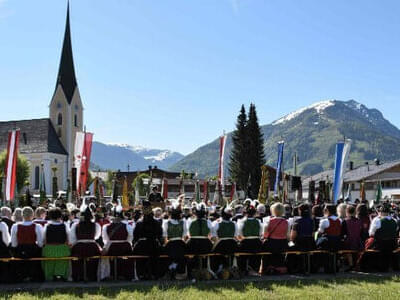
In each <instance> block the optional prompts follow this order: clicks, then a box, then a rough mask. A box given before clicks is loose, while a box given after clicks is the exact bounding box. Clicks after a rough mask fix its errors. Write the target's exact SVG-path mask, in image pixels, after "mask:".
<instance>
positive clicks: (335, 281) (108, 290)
mask: <svg viewBox="0 0 400 300" xmlns="http://www.w3.org/2000/svg"><path fill="white" fill-rule="evenodd" d="M393 282H397V283H400V277H397V276H393V277H376V276H374V277H361V278H325V279H313V278H310V279H301V280H288V281H286V280H276V281H254V282H249V281H244V282H238V281H226V282H220V281H219V282H212V281H211V282H199V283H196V284H190V283H175V282H170V283H158V284H154V285H151V284H143V285H141V284H137V283H135V284H133V285H132V286H130V287H96V288H94V287H87V288H70V287H65V288H59V289H55V290H34V291H14V292H0V297H1V298H9V297H10V296H12V295H13V294H15V293H24V294H25V295H28V296H32V297H34V296H36V297H40V298H46V297H51V296H53V295H59V294H62V295H64V296H71V297H79V298H82V297H90V296H95V295H100V296H103V297H107V298H111V297H112V298H114V297H116V296H118V294H120V293H121V292H128V293H129V292H138V293H140V294H147V293H151V292H154V290H156V291H157V292H160V293H162V292H166V291H170V290H174V291H178V292H179V291H184V290H185V289H192V290H194V291H195V292H196V291H206V292H212V293H213V294H214V295H218V294H221V293H222V291H223V290H226V289H229V290H232V291H234V292H245V291H246V290H248V289H249V288H252V289H256V290H260V291H261V290H262V291H271V292H273V291H274V289H276V288H278V287H284V288H295V289H301V290H302V289H307V288H309V287H315V286H317V287H319V288H326V289H330V288H332V287H333V286H334V287H335V288H337V287H338V285H343V284H345V285H360V284H377V285H385V284H387V283H393ZM0 288H1V287H0Z"/></svg>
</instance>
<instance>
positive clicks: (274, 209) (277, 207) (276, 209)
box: [270, 202, 285, 217]
mask: <svg viewBox="0 0 400 300" xmlns="http://www.w3.org/2000/svg"><path fill="white" fill-rule="evenodd" d="M270 210H271V214H272V215H273V216H274V217H281V216H282V215H283V213H284V212H285V207H284V206H283V204H282V203H279V202H277V203H274V204H272V206H271V209H270Z"/></svg>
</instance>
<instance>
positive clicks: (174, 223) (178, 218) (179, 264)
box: [162, 203, 187, 280]
mask: <svg viewBox="0 0 400 300" xmlns="http://www.w3.org/2000/svg"><path fill="white" fill-rule="evenodd" d="M162 227H163V237H164V239H165V244H164V249H165V251H166V253H167V254H168V256H169V258H170V264H169V267H168V269H169V271H170V272H171V277H172V278H176V279H178V280H184V279H186V272H185V269H186V259H185V253H186V244H185V242H184V239H185V237H186V236H187V228H186V222H185V220H183V219H182V210H181V207H180V205H179V203H173V204H172V209H171V213H170V217H169V219H167V220H164V222H163V226H162Z"/></svg>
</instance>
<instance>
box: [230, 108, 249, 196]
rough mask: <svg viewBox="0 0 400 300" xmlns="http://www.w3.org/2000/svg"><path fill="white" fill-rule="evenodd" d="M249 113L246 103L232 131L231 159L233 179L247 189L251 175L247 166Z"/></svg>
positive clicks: (243, 188)
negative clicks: (247, 113)
mask: <svg viewBox="0 0 400 300" xmlns="http://www.w3.org/2000/svg"><path fill="white" fill-rule="evenodd" d="M246 127H247V115H246V109H245V108H244V105H242V107H241V109H240V113H239V115H238V117H237V121H236V129H235V131H234V132H233V133H232V145H233V147H232V151H231V154H230V161H229V173H230V175H231V178H232V180H233V181H235V182H236V184H237V187H238V189H241V190H246V186H247V180H248V177H249V172H248V167H247V150H248V145H247V129H246Z"/></svg>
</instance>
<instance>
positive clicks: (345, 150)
mask: <svg viewBox="0 0 400 300" xmlns="http://www.w3.org/2000/svg"><path fill="white" fill-rule="evenodd" d="M350 147H351V140H346V142H340V143H337V145H336V157H335V173H334V176H333V180H334V181H333V203H335V204H336V203H337V201H338V200H339V198H340V195H341V194H342V188H343V173H344V169H345V167H346V162H347V158H348V156H349V153H350Z"/></svg>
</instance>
